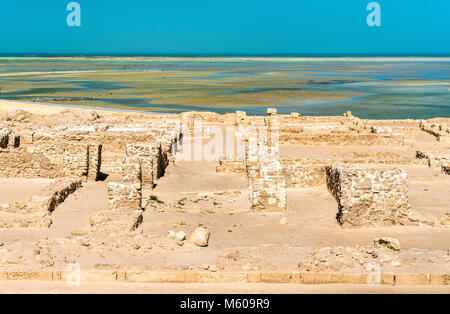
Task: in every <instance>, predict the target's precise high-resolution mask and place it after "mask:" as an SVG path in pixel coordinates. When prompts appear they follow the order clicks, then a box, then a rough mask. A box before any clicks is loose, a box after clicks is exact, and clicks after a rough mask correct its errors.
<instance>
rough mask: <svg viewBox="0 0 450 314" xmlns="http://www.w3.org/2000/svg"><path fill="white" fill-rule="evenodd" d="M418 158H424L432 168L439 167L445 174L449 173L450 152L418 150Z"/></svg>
mask: <svg viewBox="0 0 450 314" xmlns="http://www.w3.org/2000/svg"><path fill="white" fill-rule="evenodd" d="M416 158H417V159H419V160H423V161H424V162H425V164H426V165H427V166H429V167H430V168H433V169H438V170H441V171H442V172H443V173H445V174H449V171H448V169H449V168H450V154H444V153H439V152H424V151H417V152H416Z"/></svg>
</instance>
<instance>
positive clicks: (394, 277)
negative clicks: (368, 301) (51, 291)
mask: <svg viewBox="0 0 450 314" xmlns="http://www.w3.org/2000/svg"><path fill="white" fill-rule="evenodd" d="M77 279H79V280H80V282H118V283H119V282H130V283H217V284H220V283H276V284H302V285H320V284H359V285H372V286H376V285H391V286H448V285H450V274H449V273H441V274H428V273H376V274H372V273H299V272H285V273H283V272H207V271H205V272H203V271H201V272H198V271H146V270H142V271H140V270H132V271H127V270H81V271H80V273H79V278H77V276H76V275H74V272H70V271H65V270H63V271H58V270H54V271H51V270H37V271H0V281H9V280H11V281H13V280H34V281H66V282H72V281H74V280H77Z"/></svg>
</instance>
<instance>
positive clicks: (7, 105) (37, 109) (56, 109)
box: [0, 100, 67, 114]
mask: <svg viewBox="0 0 450 314" xmlns="http://www.w3.org/2000/svg"><path fill="white" fill-rule="evenodd" d="M10 109H21V110H25V111H28V112H30V113H34V114H53V113H60V112H61V111H64V110H66V109H67V108H66V107H63V106H50V105H43V104H39V105H37V104H33V103H31V102H25V101H9V100H0V113H2V112H5V111H6V112H7V111H8V110H10Z"/></svg>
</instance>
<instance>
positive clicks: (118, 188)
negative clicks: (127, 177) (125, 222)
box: [108, 182, 142, 212]
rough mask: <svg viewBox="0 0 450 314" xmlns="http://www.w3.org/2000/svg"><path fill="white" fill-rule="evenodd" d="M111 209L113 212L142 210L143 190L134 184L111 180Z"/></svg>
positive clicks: (109, 194)
mask: <svg viewBox="0 0 450 314" xmlns="http://www.w3.org/2000/svg"><path fill="white" fill-rule="evenodd" d="M108 196H109V209H110V210H111V211H113V212H131V211H134V210H141V208H142V207H141V202H142V192H141V191H140V190H139V189H138V188H136V187H135V186H134V185H129V184H122V183H117V182H111V183H109V184H108Z"/></svg>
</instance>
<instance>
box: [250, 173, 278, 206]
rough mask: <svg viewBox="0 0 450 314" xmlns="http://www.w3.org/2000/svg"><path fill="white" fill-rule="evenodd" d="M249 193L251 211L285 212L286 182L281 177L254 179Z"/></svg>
mask: <svg viewBox="0 0 450 314" xmlns="http://www.w3.org/2000/svg"><path fill="white" fill-rule="evenodd" d="M250 192H251V206H252V210H254V211H285V210H286V180H285V178H284V177H283V176H266V177H262V178H256V179H255V180H254V182H253V185H252V186H251V187H250Z"/></svg>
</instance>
